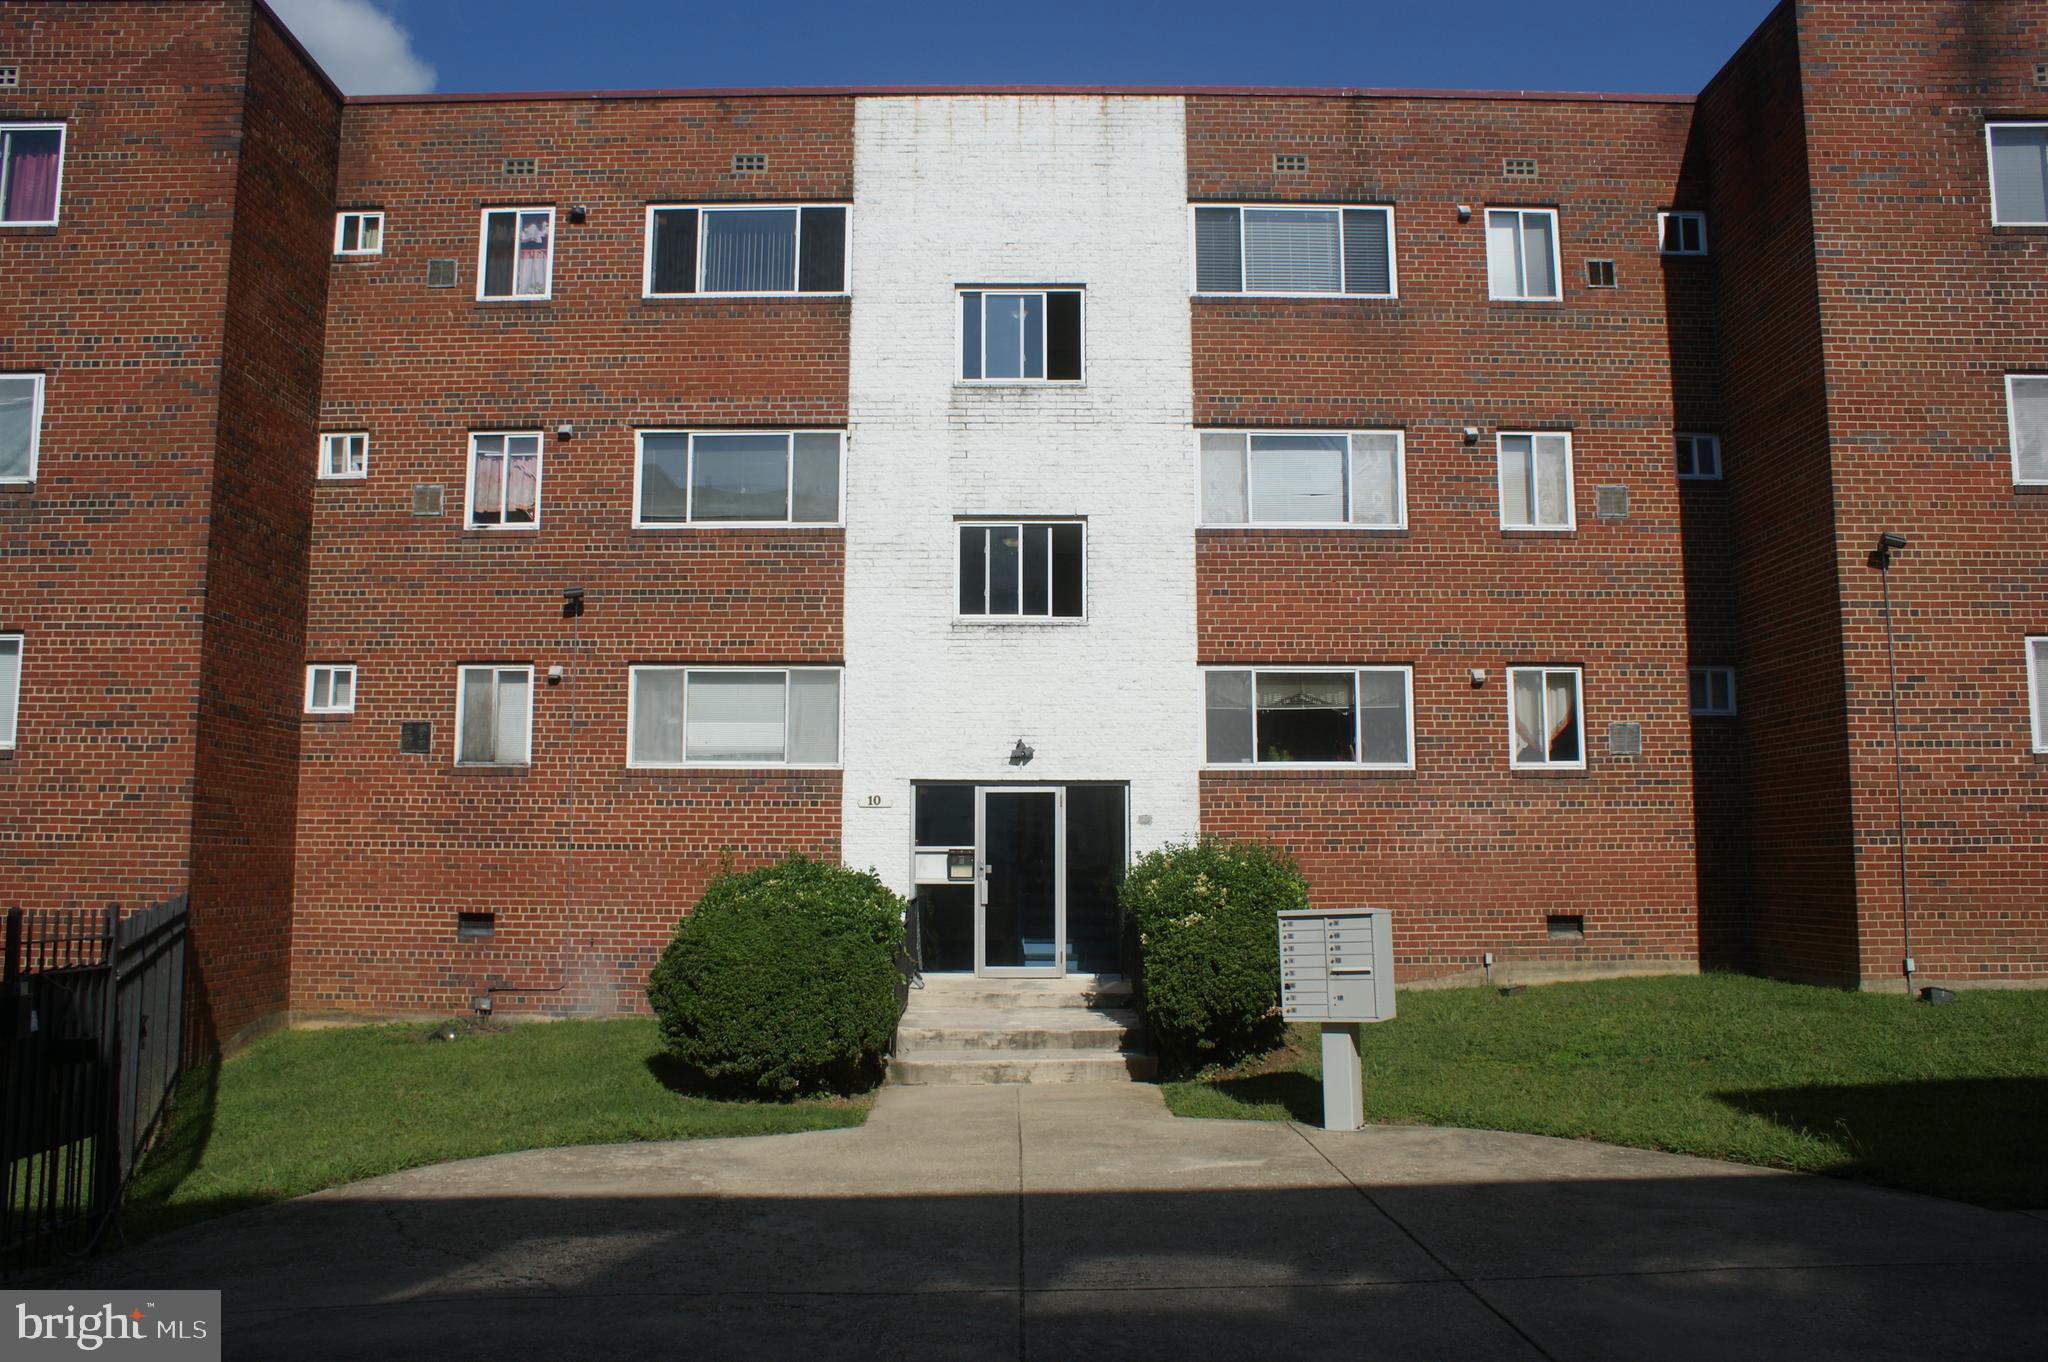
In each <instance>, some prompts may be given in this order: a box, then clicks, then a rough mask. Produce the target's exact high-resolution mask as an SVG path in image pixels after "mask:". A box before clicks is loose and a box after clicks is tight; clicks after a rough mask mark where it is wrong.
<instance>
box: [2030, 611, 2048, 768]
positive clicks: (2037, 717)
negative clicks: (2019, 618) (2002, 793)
mask: <svg viewBox="0 0 2048 1362" xmlns="http://www.w3.org/2000/svg"><path fill="white" fill-rule="evenodd" d="M2044 667H2048V636H2043V635H2041V634H2030V635H2028V636H2027V713H2028V714H2029V716H2030V717H2031V718H2032V719H2033V732H2034V750H2035V751H2036V752H2048V710H2044V709H2042V708H2041V707H2040V706H2039V705H2037V704H2036V703H2035V697H2036V696H2038V695H2039V694H2040V693H2041V691H2040V686H2041V670H2042V668H2044Z"/></svg>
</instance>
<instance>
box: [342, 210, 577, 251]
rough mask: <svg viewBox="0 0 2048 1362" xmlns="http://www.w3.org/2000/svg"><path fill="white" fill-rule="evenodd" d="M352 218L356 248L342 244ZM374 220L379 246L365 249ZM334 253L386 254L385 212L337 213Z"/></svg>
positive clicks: (343, 211) (349, 211) (551, 247)
mask: <svg viewBox="0 0 2048 1362" xmlns="http://www.w3.org/2000/svg"><path fill="white" fill-rule="evenodd" d="M350 218H354V219H355V220H356V244H355V245H354V246H343V245H342V244H341V236H342V229H343V228H344V227H345V226H347V224H348V220H349V219H350ZM372 218H375V219H376V220H377V245H376V247H375V248H374V249H365V248H364V247H363V244H362V241H363V227H364V226H365V225H366V224H368V222H369V221H370V219H372ZM553 240H554V238H553V237H552V236H550V237H549V243H550V244H549V248H548V254H549V255H553V254H554V247H553ZM334 253H335V254H336V255H339V256H356V255H382V254H384V210H383V209H381V208H344V209H342V210H341V211H340V212H338V213H336V214H335V215H334Z"/></svg>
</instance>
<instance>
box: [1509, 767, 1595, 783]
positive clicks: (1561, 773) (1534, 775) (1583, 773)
mask: <svg viewBox="0 0 2048 1362" xmlns="http://www.w3.org/2000/svg"><path fill="white" fill-rule="evenodd" d="M1508 774H1509V775H1510V776H1512V777H1514V778H1515V779H1516V780H1584V779H1586V778H1587V777H1588V776H1590V775H1591V774H1592V772H1591V771H1588V770H1587V769H1586V768H1585V767H1583V766H1563V767H1559V768H1558V769H1557V770H1554V771H1553V770H1548V769H1546V768H1544V767H1541V766H1511V767H1509V768H1508Z"/></svg>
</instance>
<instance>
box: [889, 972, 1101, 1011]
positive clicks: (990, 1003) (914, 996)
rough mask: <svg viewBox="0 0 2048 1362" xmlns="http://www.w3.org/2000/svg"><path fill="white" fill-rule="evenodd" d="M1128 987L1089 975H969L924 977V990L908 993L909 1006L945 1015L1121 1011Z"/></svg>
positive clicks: (917, 989) (932, 975)
mask: <svg viewBox="0 0 2048 1362" xmlns="http://www.w3.org/2000/svg"><path fill="white" fill-rule="evenodd" d="M1130 1000H1131V986H1130V984H1129V983H1127V982H1125V981H1124V980H1122V979H1098V978H1096V977H1094V976H1092V975H1078V976H1070V977H1068V978H1065V979H979V978H976V977H975V976H974V975H971V974H927V975H925V976H924V987H923V988H913V989H912V990H910V1006H912V1007H913V1008H914V1007H917V1006H919V1005H920V1003H924V1004H927V1005H930V1006H934V1007H943V1008H945V1009H946V1010H947V1011H949V1012H950V1011H960V1010H966V1009H973V1008H984V1007H987V1008H1001V1009H1003V1010H1005V1011H1007V1010H1009V1009H1011V1008H1018V1007H1077V1008H1089V1007H1123V1006H1127V1005H1128V1004H1129V1003H1130Z"/></svg>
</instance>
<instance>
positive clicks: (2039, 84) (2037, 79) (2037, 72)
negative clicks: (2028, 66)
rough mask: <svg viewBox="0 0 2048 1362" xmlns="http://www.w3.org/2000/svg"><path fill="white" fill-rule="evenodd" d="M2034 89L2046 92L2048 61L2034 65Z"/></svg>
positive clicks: (2047, 85) (2047, 86)
mask: <svg viewBox="0 0 2048 1362" xmlns="http://www.w3.org/2000/svg"><path fill="white" fill-rule="evenodd" d="M2034 88H2035V89H2036V90H2048V61H2037V62H2035V63H2034Z"/></svg>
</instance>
